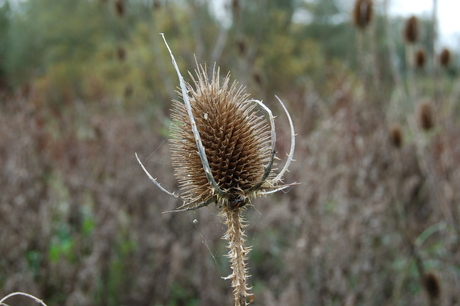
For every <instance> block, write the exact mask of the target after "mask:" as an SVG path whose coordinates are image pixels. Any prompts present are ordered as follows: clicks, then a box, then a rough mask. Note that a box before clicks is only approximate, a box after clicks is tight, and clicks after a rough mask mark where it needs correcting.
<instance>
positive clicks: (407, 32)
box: [404, 16, 420, 44]
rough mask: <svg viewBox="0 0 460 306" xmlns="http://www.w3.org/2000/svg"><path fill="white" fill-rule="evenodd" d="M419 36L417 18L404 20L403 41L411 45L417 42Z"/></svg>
mask: <svg viewBox="0 0 460 306" xmlns="http://www.w3.org/2000/svg"><path fill="white" fill-rule="evenodd" d="M419 35H420V29H419V21H418V19H417V17H415V16H412V17H409V18H408V19H407V20H406V24H405V26H404V40H405V41H406V42H407V43H410V44H413V43H415V42H417V40H418V38H419Z"/></svg>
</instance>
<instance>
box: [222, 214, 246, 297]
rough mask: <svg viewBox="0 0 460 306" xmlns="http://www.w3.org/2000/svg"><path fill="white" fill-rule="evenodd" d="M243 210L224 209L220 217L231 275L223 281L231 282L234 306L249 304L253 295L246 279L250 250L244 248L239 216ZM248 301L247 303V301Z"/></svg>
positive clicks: (242, 230) (241, 223)
mask: <svg viewBox="0 0 460 306" xmlns="http://www.w3.org/2000/svg"><path fill="white" fill-rule="evenodd" d="M243 210H244V208H236V209H233V210H232V209H230V208H224V210H223V211H222V213H221V215H222V216H223V217H224V218H225V220H224V222H223V223H224V224H225V225H227V233H226V234H225V236H224V239H225V240H227V241H228V248H229V249H230V250H229V252H228V255H227V257H228V258H229V259H230V263H231V268H232V271H233V272H232V274H230V275H229V276H227V277H224V279H231V280H232V287H233V296H234V298H235V306H245V305H248V302H251V301H252V299H253V295H252V294H251V293H250V290H251V287H249V286H248V282H247V279H248V278H249V277H250V275H249V274H248V268H247V267H246V263H247V259H248V257H247V255H248V253H249V251H250V250H251V248H250V247H245V246H244V242H245V239H244V237H245V236H246V235H245V234H244V228H245V227H246V225H245V224H244V219H243V217H242V216H241V213H242V211H243ZM248 299H249V301H248Z"/></svg>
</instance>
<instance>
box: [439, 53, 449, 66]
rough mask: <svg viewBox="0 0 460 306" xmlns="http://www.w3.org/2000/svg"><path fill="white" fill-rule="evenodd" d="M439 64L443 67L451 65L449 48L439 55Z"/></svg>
mask: <svg viewBox="0 0 460 306" xmlns="http://www.w3.org/2000/svg"><path fill="white" fill-rule="evenodd" d="M439 64H440V65H441V67H447V66H449V64H450V51H449V49H447V48H444V49H442V51H441V53H440V54H439Z"/></svg>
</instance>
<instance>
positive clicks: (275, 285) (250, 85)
mask: <svg viewBox="0 0 460 306" xmlns="http://www.w3.org/2000/svg"><path fill="white" fill-rule="evenodd" d="M358 2H359V1H358ZM364 2H366V1H364ZM117 3H118V2H117ZM236 3H238V1H236ZM277 16H278V15H277ZM358 17H359V16H358ZM358 17H356V16H355V18H358ZM358 20H360V19H358ZM366 26H367V25H364V27H363V29H358V30H357V31H362V32H359V33H358V34H357V36H359V35H362V37H361V38H360V39H357V42H358V43H357V45H358V46H357V47H356V48H358V49H359V52H361V53H359V52H358V51H357V52H358V53H359V54H364V55H363V56H365V57H366V61H368V62H365V63H370V64H371V65H374V68H376V69H377V68H378V66H379V65H378V64H377V63H376V61H377V59H376V58H377V57H376V56H377V55H376V54H375V53H372V52H374V51H375V50H373V49H372V43H369V41H368V40H369V39H371V38H372V35H371V34H369V33H371V32H366V31H368V30H367V29H366ZM155 29H157V28H155ZM169 35H170V37H171V40H173V41H174V47H175V48H176V49H178V56H177V58H178V62H180V63H179V64H180V65H184V66H186V67H187V69H189V70H193V69H195V67H196V66H195V63H194V59H193V53H194V52H195V50H196V49H194V50H188V49H187V48H186V47H179V46H180V44H179V43H180V39H175V38H174V37H175V36H174V34H173V33H171V34H169ZM156 36H158V37H156ZM166 36H168V33H166ZM236 36H237V35H236ZM179 37H180V34H179ZM229 37H230V38H232V37H233V36H229ZM230 38H229V39H230ZM273 39H274V40H275V41H278V42H279V43H280V44H282V43H283V42H282V41H280V40H282V37H281V36H280V37H275V38H273ZM406 39H407V36H406ZM152 40H153V41H155V44H156V47H155V48H156V49H155V50H158V49H161V48H163V46H162V45H161V37H160V36H159V35H155V36H154V38H152ZM235 41H236V42H237V43H235V44H234V45H233V46H234V49H235V50H234V51H232V52H236V54H241V53H243V54H246V55H247V54H249V53H251V52H253V51H252V49H251V48H252V47H253V45H254V44H255V43H253V44H251V42H250V41H249V40H237V39H235ZM248 41H249V42H248ZM360 41H361V46H359V42H360ZM227 43H229V44H230V45H232V44H231V42H227ZM246 44H248V45H249V47H248V46H247V45H246ZM411 44H412V43H411V42H410V41H406V47H407V50H412V49H415V47H414V46H412V45H411ZM188 46H189V44H188ZM197 49H199V48H198V47H197ZM120 50H121V51H120ZM232 50H233V49H232ZM293 50H294V51H292V52H294V53H295V48H293ZM125 52H126V54H127V55H125ZM130 52H131V53H130ZM135 52H136V50H131V49H129V47H128V48H127V49H126V50H125V49H120V48H119V49H117V51H116V52H115V53H114V54H113V55H112V56H113V57H114V58H115V61H120V62H121V63H120V65H122V66H123V67H124V68H126V67H127V66H129V65H130V64H132V63H133V62H135V60H136V58H134V59H133V57H131V58H130V54H133V53H135ZM222 52H223V53H225V52H226V50H225V49H224V50H223V51H222ZM120 53H123V54H122V56H121V55H120ZM165 54H166V53H165V52H163V51H161V52H159V53H157V56H161V57H162V59H159V58H156V63H157V65H153V67H151V68H149V70H159V72H158V71H157V72H152V73H157V74H161V78H162V80H163V81H161V82H160V81H158V82H157V83H161V84H172V87H171V86H170V87H169V88H166V89H165V88H163V91H162V92H161V93H159V94H158V96H156V97H154V98H145V96H142V95H136V94H137V93H136V91H134V93H132V92H131V90H132V89H131V90H130V88H131V87H130V86H127V87H125V90H124V91H123V95H122V96H118V97H117V96H114V95H111V94H109V93H108V92H106V91H105V87H103V86H102V85H100V84H99V83H97V82H96V81H94V80H97V79H98V78H97V77H96V76H94V75H93V77H94V78H90V79H89V81H88V84H87V86H88V87H87V89H86V93H85V95H84V96H83V97H79V96H78V95H75V94H74V93H73V92H72V94H66V93H67V91H65V88H64V89H63V87H59V88H58V90H56V91H54V90H53V86H59V84H58V85H56V84H54V83H53V82H52V81H50V83H46V82H43V78H42V79H41V81H40V82H33V81H31V82H29V83H27V84H25V85H23V86H20V87H18V89H17V90H14V91H10V92H6V91H5V92H2V93H1V97H0V101H1V102H0V136H1V137H0V160H1V161H2V166H1V172H0V228H1V230H0V254H1V256H0V296H6V295H7V294H9V293H11V292H15V291H22V292H28V293H30V294H33V295H35V296H37V297H39V298H40V299H41V300H43V301H44V302H45V303H46V304H47V305H48V306H54V305H65V306H74V305H81V306H85V305H88V306H90V305H100V306H104V305H114V306H115V305H117V306H118V305H152V306H153V305H163V306H175V305H178V306H179V305H186V306H193V305H203V306H208V305H231V301H232V297H231V296H232V289H231V287H230V283H229V281H228V280H224V279H222V277H225V276H227V275H228V274H230V267H229V264H228V258H226V257H225V255H226V254H227V249H226V242H225V241H224V240H223V239H222V236H223V235H224V233H225V226H224V225H223V224H222V219H221V217H220V216H219V211H220V210H219V209H218V208H216V207H215V206H213V205H210V206H208V207H205V208H201V209H199V210H196V211H188V212H180V213H163V212H165V211H171V210H174V209H175V208H177V207H178V206H180V205H181V204H182V203H178V201H175V200H174V199H172V198H170V197H168V196H167V195H165V194H163V193H162V192H160V191H159V190H158V189H157V188H156V187H155V186H154V185H153V184H152V183H151V182H150V181H149V180H148V178H147V177H146V176H145V174H144V172H143V171H142V169H141V167H140V166H139V164H138V163H137V161H136V158H135V155H134V153H135V152H137V154H139V156H140V158H141V160H142V161H143V162H144V164H145V166H146V167H147V169H148V170H149V171H150V173H152V175H154V176H155V177H158V178H159V181H160V182H161V183H162V185H163V186H165V187H166V188H168V189H169V190H173V191H177V190H178V188H179V187H178V183H177V181H176V180H175V178H174V175H173V173H174V171H173V168H172V165H171V153H170V147H169V143H168V136H169V122H170V120H169V116H170V114H169V109H170V107H171V102H170V100H171V98H174V99H178V95H177V94H175V93H174V92H173V91H172V92H167V93H166V94H165V92H166V91H168V90H169V89H174V87H176V86H178V82H176V81H175V80H176V78H175V75H174V72H172V68H171V69H170V68H169V67H168V68H164V67H166V66H169V65H170V59H169V58H168V56H167V55H165ZM280 54H281V55H282V53H280ZM366 54H367V55H366ZM246 55H243V56H240V57H239V58H238V60H237V61H236V62H237V63H236V64H235V67H232V66H230V68H229V69H228V70H232V75H231V78H232V80H233V79H239V80H240V79H241V78H239V77H240V76H241V75H242V74H244V75H246V76H245V77H243V80H240V82H242V83H243V84H245V85H247V91H248V92H249V93H251V97H253V98H257V99H264V102H265V103H266V104H267V105H268V106H269V107H270V108H272V110H273V113H274V115H276V116H277V117H276V119H275V121H276V125H277V136H278V140H277V152H278V153H277V156H278V157H279V158H280V160H278V161H277V165H276V167H277V168H281V167H283V165H284V162H285V161H286V153H287V152H288V151H289V146H290V132H289V124H288V121H287V119H286V118H285V116H284V112H283V110H282V109H281V107H279V105H278V104H277V102H276V99H275V97H274V95H275V94H276V95H278V96H279V97H280V98H281V99H282V100H283V101H284V103H285V104H286V107H287V108H288V109H289V111H290V112H291V115H292V119H293V122H294V126H295V130H296V133H297V137H296V151H295V155H294V158H295V161H294V162H293V164H292V165H291V167H290V172H289V173H287V175H286V176H285V180H284V182H285V183H291V182H299V183H300V184H299V185H295V186H292V187H290V188H289V189H287V190H285V191H283V192H278V193H276V194H273V195H268V196H266V197H263V198H258V199H255V200H254V201H253V202H252V205H250V206H249V207H248V208H247V209H246V211H245V212H244V215H245V218H246V220H247V224H248V226H247V228H246V233H247V244H248V245H250V246H252V251H251V252H250V253H249V260H248V262H249V268H250V274H251V277H250V279H249V283H250V285H251V286H252V287H253V290H252V291H253V293H254V297H255V300H254V305H265V306H272V305H273V306H275V305H289V306H290V305H292V306H294V305H346V306H351V305H459V304H460V290H459V289H460V240H459V239H460V207H459V201H460V193H459V190H457V188H459V186H460V124H459V121H458V118H459V115H460V109H459V105H458V103H459V92H457V91H458V89H456V88H457V87H458V86H459V84H460V83H459V82H460V80H459V79H458V78H455V77H453V76H452V74H449V72H448V70H447V68H445V67H443V66H442V65H443V64H442V62H440V63H438V62H437V59H438V57H437V55H436V56H434V55H433V60H432V61H431V64H432V66H433V67H434V68H432V70H433V71H434V72H433V73H431V74H430V73H428V72H426V73H424V72H423V71H422V69H421V68H420V67H418V66H420V62H415V63H414V65H413V67H412V65H411V64H408V67H407V69H406V70H404V71H402V73H394V74H391V72H388V75H392V76H393V77H394V80H395V81H396V82H395V83H392V82H390V81H388V82H386V81H384V80H382V79H379V77H380V76H381V75H380V74H379V72H378V71H377V73H376V72H375V71H374V70H373V69H368V68H369V66H366V65H362V66H361V67H359V65H358V68H357V70H356V71H354V70H353V69H351V68H350V67H348V66H347V65H346V64H344V63H338V62H334V61H331V62H328V63H324V65H325V67H326V66H327V69H326V68H325V71H324V74H322V78H317V79H314V80H312V79H310V77H309V76H308V71H307V72H305V73H306V76H305V75H303V73H304V72H299V73H301V74H302V75H303V76H301V77H298V78H297V79H289V80H286V79H283V77H286V78H287V77H290V76H291V74H289V73H291V72H289V73H287V72H286V73H285V74H284V75H283V72H282V71H280V74H281V76H280V83H279V84H278V85H276V86H272V83H271V82H272V81H271V80H268V79H267V78H268V76H270V75H272V72H270V71H269V70H257V69H256V68H254V69H253V70H254V71H252V72H251V73H249V74H248V73H247V72H248V70H250V68H248V66H246V64H248V65H249V66H251V65H254V67H257V63H259V64H261V66H260V67H268V66H269V64H270V54H267V55H266V56H267V58H268V59H265V60H266V61H265V62H258V61H257V60H255V59H254V58H256V59H257V57H256V56H254V57H251V56H249V55H248V56H246ZM125 56H126V57H127V60H125ZM222 56H224V55H222ZM423 56H425V55H423ZM426 56H427V57H428V55H426ZM203 57H204V56H202V57H199V59H200V58H203ZM273 57H276V56H275V55H273ZM419 57H420V56H419ZM300 58H301V57H300ZM137 59H138V58H137ZM419 61H420V60H419ZM154 62H155V61H154ZM158 62H160V63H161V64H158ZM229 62H231V61H230V60H226V61H223V66H224V67H223V68H221V69H222V75H221V77H225V75H226V73H227V70H226V69H225V68H226V66H229V65H230V64H229ZM293 63H294V62H293ZM218 64H219V63H218ZM291 64H292V63H291ZM294 64H295V63H294ZM454 64H455V63H453V62H452V61H451V63H449V65H454ZM382 65H383V64H382ZM417 65H418V66H417ZM423 65H425V63H423V64H422V66H423ZM446 65H447V64H446ZM280 67H281V68H282V67H283V66H280ZM286 67H287V66H286ZM307 67H311V66H308V65H307ZM275 68H276V69H278V68H279V67H278V66H277V67H274V68H273V69H275ZM422 68H423V67H422ZM120 69H121V68H120ZM267 69H268V68H267ZM286 69H293V70H295V67H294V68H293V66H290V67H287V68H286ZM449 69H453V68H449ZM184 71H185V70H184ZM427 71H429V69H427ZM380 73H381V72H380ZM248 75H250V77H248ZM292 75H294V76H296V75H298V74H295V73H294V72H293V73H292ZM130 76H131V74H130ZM184 76H185V74H184ZM185 77H186V79H187V81H190V78H188V76H185ZM398 81H399V82H400V83H398ZM168 82H169V83H168ZM283 82H284V83H283ZM157 83H155V84H157ZM176 83H177V84H176ZM320 83H321V87H318V86H316V85H317V84H320ZM50 84H51V85H50ZM117 84H118V83H117ZM155 86H158V85H155ZM163 87H164V86H163ZM88 88H89V89H88ZM275 90H276V92H274V91H275ZM56 95H57V96H56ZM153 95H154V96H155V94H153ZM134 100H136V101H135V102H132V101H134ZM152 101H154V103H151V102H152ZM149 103H150V104H149ZM7 303H8V305H35V304H36V303H35V302H33V301H28V300H27V299H25V298H24V297H13V298H11V299H9V300H8V302H7Z"/></svg>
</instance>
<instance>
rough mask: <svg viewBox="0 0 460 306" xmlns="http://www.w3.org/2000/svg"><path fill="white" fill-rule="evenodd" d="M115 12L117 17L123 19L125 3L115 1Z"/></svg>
mask: <svg viewBox="0 0 460 306" xmlns="http://www.w3.org/2000/svg"><path fill="white" fill-rule="evenodd" d="M114 5H115V12H116V13H117V15H118V17H120V18H121V17H123V16H124V15H125V3H124V1H123V0H115V3H114Z"/></svg>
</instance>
